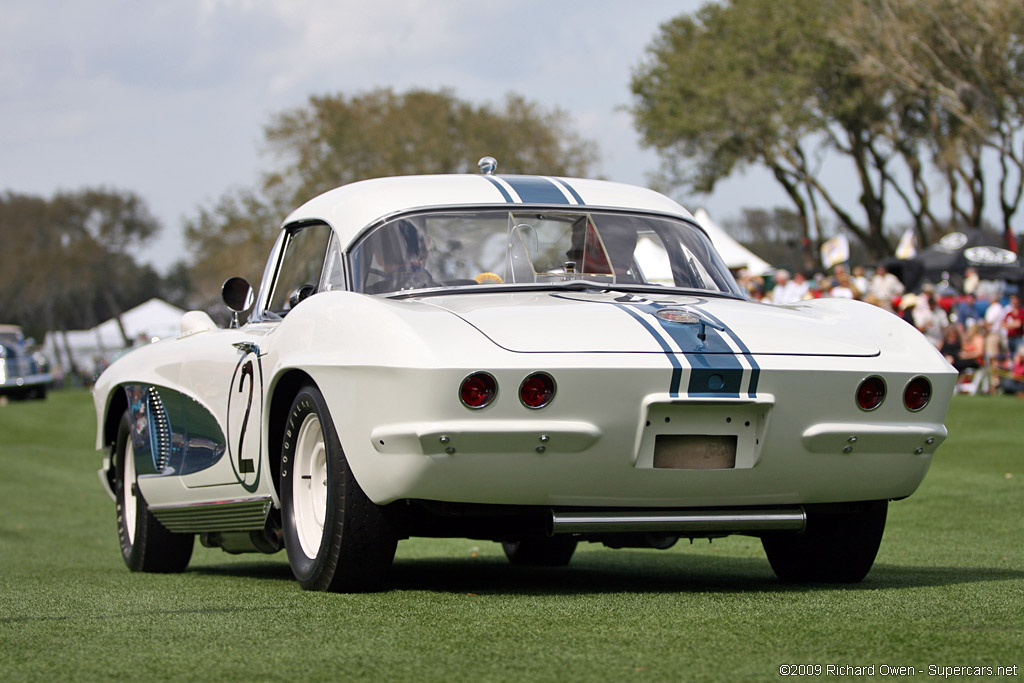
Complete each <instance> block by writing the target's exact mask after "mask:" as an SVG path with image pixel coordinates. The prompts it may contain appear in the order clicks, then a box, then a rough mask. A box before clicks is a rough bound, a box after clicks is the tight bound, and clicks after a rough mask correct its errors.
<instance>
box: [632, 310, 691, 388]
mask: <svg viewBox="0 0 1024 683" xmlns="http://www.w3.org/2000/svg"><path fill="white" fill-rule="evenodd" d="M619 308H621V309H622V310H624V311H625V312H626V313H629V314H630V315H631V316H633V318H634V319H635V320H636V321H637V322H638V323H640V324H641V325H643V326H644V328H645V329H646V330H647V331H648V332H649V333H650V334H651V336H652V337H654V338H655V339H656V340H657V341H658V344H660V345H661V348H662V350H663V351H664V352H665V355H666V356H668V360H669V362H670V363H672V383H671V384H670V385H669V390H668V393H669V395H670V396H671V397H672V398H678V396H679V385H680V384H682V381H683V366H682V365H681V364H680V363H679V359H678V358H676V355H675V353H674V352H673V351H672V347H670V346H669V345H668V344H667V343H666V342H665V340H664V339H662V338H661V335H660V334H658V333H657V332H656V331H655V329H654V328H653V327H651V324H650V323H649V322H647V321H646V320H644V318H643V316H642V315H640V314H639V313H637V312H636V311H634V310H633V308H634V306H630V305H624V306H619Z"/></svg>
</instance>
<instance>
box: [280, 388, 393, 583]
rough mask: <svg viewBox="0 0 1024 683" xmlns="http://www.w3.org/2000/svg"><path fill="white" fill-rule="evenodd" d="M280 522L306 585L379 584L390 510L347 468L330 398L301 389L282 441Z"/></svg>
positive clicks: (389, 540)
mask: <svg viewBox="0 0 1024 683" xmlns="http://www.w3.org/2000/svg"><path fill="white" fill-rule="evenodd" d="M279 490H280V491H281V517H282V519H281V522H282V531H283V533H284V545H285V549H286V550H287V551H288V563H289V564H290V565H291V568H292V573H293V574H295V578H297V579H298V580H299V584H300V585H301V586H302V587H303V588H306V589H308V590H324V591H345V592H355V591H367V590H376V589H378V588H379V587H380V585H381V582H382V581H383V580H384V577H385V576H386V574H387V572H388V569H390V567H391V562H392V560H393V559H394V557H395V546H396V544H397V543H398V538H397V536H398V535H397V534H396V532H395V530H394V529H393V528H392V524H391V515H389V514H388V513H387V512H386V511H385V510H384V508H382V507H380V506H378V505H375V504H374V503H373V501H371V500H370V499H369V498H367V497H366V494H365V493H364V492H363V490H362V489H361V488H359V483H358V482H357V481H356V479H355V477H354V476H353V475H352V471H351V470H350V469H349V466H348V460H346V458H345V452H344V451H343V450H342V448H341V440H340V439H339V438H338V432H337V430H336V429H335V428H334V422H333V421H332V420H331V413H330V411H329V410H328V409H327V402H326V401H325V400H324V396H323V394H321V393H320V390H319V389H317V388H316V386H315V385H312V384H310V385H307V386H304V387H303V388H302V389H300V390H299V392H298V394H296V396H295V399H294V400H293V401H292V407H291V410H289V411H288V420H287V422H286V423H285V427H284V438H283V443H282V444H281V488H280V489H279Z"/></svg>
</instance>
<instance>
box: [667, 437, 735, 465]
mask: <svg viewBox="0 0 1024 683" xmlns="http://www.w3.org/2000/svg"><path fill="white" fill-rule="evenodd" d="M654 467H655V469H663V470H731V469H734V468H735V467H736V437H735V436H729V435H706V434H678V435H677V434H659V435H658V436H657V437H656V438H655V440H654Z"/></svg>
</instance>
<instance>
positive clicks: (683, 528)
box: [551, 508, 807, 534]
mask: <svg viewBox="0 0 1024 683" xmlns="http://www.w3.org/2000/svg"><path fill="white" fill-rule="evenodd" d="M806 524H807V513H806V512H804V510H803V508H790V509H782V510H697V511H686V512H679V511H672V510H666V511H661V510H615V511H598V512H576V511H562V510H552V511H551V531H552V533H554V534H579V533H595V532H596V533H616V532H635V531H644V532H672V533H680V534H685V533H695V532H729V533H745V532H756V531H803V529H804V526H805V525H806Z"/></svg>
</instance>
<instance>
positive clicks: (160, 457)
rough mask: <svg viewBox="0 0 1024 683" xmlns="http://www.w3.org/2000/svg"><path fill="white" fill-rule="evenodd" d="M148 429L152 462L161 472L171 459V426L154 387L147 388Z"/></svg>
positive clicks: (161, 400)
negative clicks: (150, 437) (152, 450)
mask: <svg viewBox="0 0 1024 683" xmlns="http://www.w3.org/2000/svg"><path fill="white" fill-rule="evenodd" d="M149 428H150V433H151V435H152V438H153V448H154V451H155V452H154V453H153V456H154V457H153V460H154V462H155V464H156V469H157V471H158V472H163V471H164V468H165V467H167V461H168V460H169V459H170V457H171V425H170V422H169V421H168V420H167V410H166V409H165V408H164V402H163V399H161V398H160V392H158V391H157V389H156V387H150V388H149Z"/></svg>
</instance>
